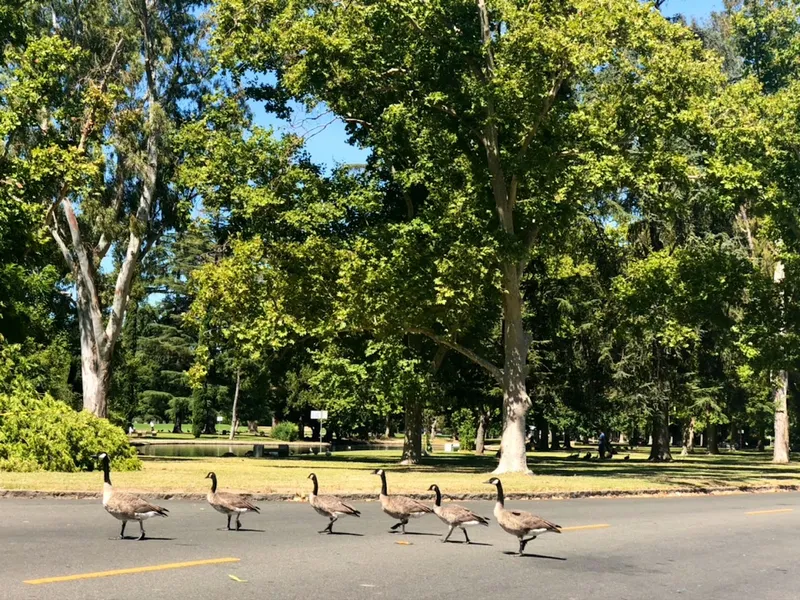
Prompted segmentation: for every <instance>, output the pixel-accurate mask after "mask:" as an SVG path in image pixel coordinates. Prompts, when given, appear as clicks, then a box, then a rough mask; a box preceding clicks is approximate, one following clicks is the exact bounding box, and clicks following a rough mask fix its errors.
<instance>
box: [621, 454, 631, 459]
mask: <svg viewBox="0 0 800 600" xmlns="http://www.w3.org/2000/svg"><path fill="white" fill-rule="evenodd" d="M630 459H631V455H630V454H626V455H625V457H624V458H623V459H622V460H630Z"/></svg>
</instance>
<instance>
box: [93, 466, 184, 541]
mask: <svg viewBox="0 0 800 600" xmlns="http://www.w3.org/2000/svg"><path fill="white" fill-rule="evenodd" d="M95 458H96V459H97V460H99V461H100V463H101V464H102V465H103V508H105V509H106V512H108V514H110V515H111V516H112V517H114V518H115V519H119V520H120V521H122V529H120V532H119V539H121V540H124V539H125V525H127V524H128V521H139V529H141V534H140V535H139V540H143V539H144V537H145V536H144V524H143V523H142V521H144V520H145V519H149V518H150V517H166V516H167V513H168V512H169V511H168V510H167V509H166V508H161V507H160V506H156V505H155V504H150V503H149V502H147V501H146V500H142V499H141V498H139V497H138V496H134V495H133V494H126V493H125V492H115V491H114V488H113V487H111V474H110V471H111V469H110V467H109V464H110V460H109V458H108V454H106V453H105V452H101V453H100V454H98V455H97V456H96V457H95Z"/></svg>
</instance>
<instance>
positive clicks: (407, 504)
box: [372, 469, 433, 533]
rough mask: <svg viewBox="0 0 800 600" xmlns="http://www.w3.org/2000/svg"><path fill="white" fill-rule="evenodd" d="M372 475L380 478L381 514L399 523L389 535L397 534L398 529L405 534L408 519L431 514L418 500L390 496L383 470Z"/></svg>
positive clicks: (427, 507) (378, 470)
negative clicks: (383, 513)
mask: <svg viewBox="0 0 800 600" xmlns="http://www.w3.org/2000/svg"><path fill="white" fill-rule="evenodd" d="M372 474H373V475H378V476H380V478H381V493H380V496H379V498H380V501H381V509H383V512H385V513H386V514H387V515H389V516H390V517H392V518H393V519H397V520H398V521H399V523H395V524H394V525H392V527H391V531H390V533H397V528H398V527H400V528H401V529H402V532H403V533H405V532H406V525H408V520H409V519H411V518H415V517H421V516H423V515H426V514H430V513H432V512H433V509H432V508H431V507H430V506H428V505H427V504H423V503H422V502H420V501H419V500H414V498H409V497H408V496H395V495H391V496H390V495H389V491H388V489H387V486H386V473H385V472H384V471H383V469H376V470H375V471H373V472H372Z"/></svg>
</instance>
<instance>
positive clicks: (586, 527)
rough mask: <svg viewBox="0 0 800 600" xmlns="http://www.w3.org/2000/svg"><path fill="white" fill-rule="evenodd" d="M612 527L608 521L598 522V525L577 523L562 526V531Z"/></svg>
mask: <svg viewBox="0 0 800 600" xmlns="http://www.w3.org/2000/svg"><path fill="white" fill-rule="evenodd" d="M607 527H611V525H608V524H607V523H598V524H597V525H576V526H574V527H562V528H561V531H584V530H586V529H606V528H607Z"/></svg>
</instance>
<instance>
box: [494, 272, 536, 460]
mask: <svg viewBox="0 0 800 600" xmlns="http://www.w3.org/2000/svg"><path fill="white" fill-rule="evenodd" d="M503 288H504V294H503V299H504V302H503V308H504V310H503V317H504V320H505V323H504V325H505V327H504V334H505V335H504V338H505V339H504V340H503V341H504V344H503V346H504V354H505V360H504V363H503V417H504V422H503V437H502V440H501V443H500V447H501V448H502V452H501V455H500V464H498V465H497V468H496V469H495V470H494V472H495V473H497V474H501V473H529V472H530V470H529V469H528V461H527V456H526V454H525V433H526V429H527V426H526V422H525V417H526V415H527V414H528V410H529V409H530V406H531V401H530V398H529V397H528V391H527V389H526V384H525V379H526V377H527V375H528V348H529V347H530V337H529V336H528V334H527V333H526V332H525V328H524V325H523V322H522V293H521V291H520V269H519V268H518V266H517V265H516V264H515V263H508V262H507V263H505V264H504V265H503Z"/></svg>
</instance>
